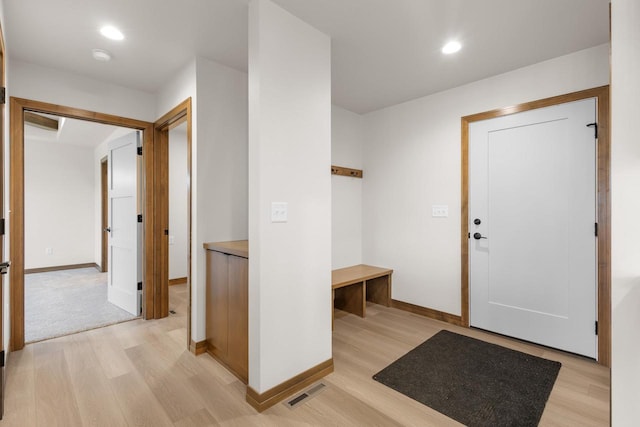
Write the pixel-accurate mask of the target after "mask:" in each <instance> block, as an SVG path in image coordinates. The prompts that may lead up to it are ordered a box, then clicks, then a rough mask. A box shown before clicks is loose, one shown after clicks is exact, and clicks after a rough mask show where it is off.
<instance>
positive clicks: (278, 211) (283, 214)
mask: <svg viewBox="0 0 640 427" xmlns="http://www.w3.org/2000/svg"><path fill="white" fill-rule="evenodd" d="M288 209H289V205H288V203H287V202H271V222H287V219H288Z"/></svg>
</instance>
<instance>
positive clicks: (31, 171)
mask: <svg viewBox="0 0 640 427" xmlns="http://www.w3.org/2000/svg"><path fill="white" fill-rule="evenodd" d="M24 156H25V160H24V200H25V201H24V203H25V216H24V221H25V253H24V256H25V269H30V268H42V267H53V266H62V265H72V264H84V263H92V262H94V256H93V255H94V254H93V248H94V236H95V233H94V229H93V227H94V166H93V149H91V148H88V147H76V146H73V145H67V144H59V143H56V142H53V141H36V140H25V144H24ZM47 248H50V249H51V254H47V253H46V249H47Z"/></svg>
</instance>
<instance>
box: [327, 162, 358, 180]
mask: <svg viewBox="0 0 640 427" xmlns="http://www.w3.org/2000/svg"><path fill="white" fill-rule="evenodd" d="M331 174H332V175H343V176H351V177H353V178H362V170H361V169H351V168H344V167H342V166H333V165H331Z"/></svg>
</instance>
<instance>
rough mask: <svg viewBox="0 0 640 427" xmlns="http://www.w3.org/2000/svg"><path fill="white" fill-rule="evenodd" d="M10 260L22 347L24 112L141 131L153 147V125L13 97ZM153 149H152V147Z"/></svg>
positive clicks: (149, 291) (15, 342) (148, 291)
mask: <svg viewBox="0 0 640 427" xmlns="http://www.w3.org/2000/svg"><path fill="white" fill-rule="evenodd" d="M9 108H10V120H11V122H10V159H9V162H10V166H11V167H10V170H11V172H10V174H11V175H10V178H11V181H10V187H9V192H10V195H9V197H10V204H11V213H10V247H11V249H10V259H11V284H10V286H11V300H10V308H11V338H10V345H9V346H10V349H11V350H12V351H15V350H21V349H22V348H23V347H24V113H25V111H33V112H37V113H45V114H53V115H56V116H61V117H69V118H73V119H79V120H86V121H90V122H96V123H103V124H108V125H113V126H119V127H125V128H131V129H136V130H141V131H142V132H143V146H144V147H147V148H148V149H152V148H153V124H152V123H149V122H144V121H140V120H135V119H129V118H125V117H120V116H115V115H111V114H104V113H98V112H94V111H88V110H83V109H79V108H73V107H67V106H62V105H57V104H50V103H45V102H40V101H34V100H29V99H23V98H16V97H11V99H10V107H9ZM149 151H152V150H149ZM150 169H151V167H150V164H149V162H147V161H146V160H145V179H148V178H149V177H150V176H151V177H152V176H153V175H152V171H150ZM152 202H153V193H152V191H151V189H149V188H148V187H147V189H146V191H145V194H144V208H145V215H146V217H147V221H145V222H144V234H145V242H144V248H145V253H153V250H154V247H153V239H151V237H152V232H153V207H154V206H153V203H152ZM153 267H154V265H153V259H152V257H151V256H145V259H144V266H143V276H144V289H143V292H144V294H145V297H146V298H147V299H146V303H145V305H144V308H143V317H144V318H145V319H152V318H153V308H154V307H153V301H151V302H150V303H149V302H148V297H149V296H151V297H153V295H154V285H155V282H154V281H153V278H154V274H153V273H154V272H153Z"/></svg>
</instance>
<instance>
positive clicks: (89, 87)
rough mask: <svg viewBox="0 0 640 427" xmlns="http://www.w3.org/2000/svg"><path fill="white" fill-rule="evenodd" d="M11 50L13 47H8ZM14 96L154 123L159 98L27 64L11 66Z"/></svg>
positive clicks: (11, 64)
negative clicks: (156, 102) (156, 100)
mask: <svg viewBox="0 0 640 427" xmlns="http://www.w3.org/2000/svg"><path fill="white" fill-rule="evenodd" d="M8 50H9V48H8ZM9 67H10V72H11V75H12V76H13V78H12V80H11V86H10V87H9V88H8V91H9V93H10V95H11V96H17V97H20V98H27V99H33V100H36V101H42V102H50V103H53V104H59V105H64V106H67V107H75V108H82V109H85V110H90V111H97V112H99V113H108V114H115V115H118V116H122V117H127V118H132V119H138V120H146V121H153V120H154V112H155V95H153V94H151V93H147V92H142V91H139V90H135V89H129V88H126V87H123V86H118V85H114V84H110V83H105V82H102V81H100V80H95V79H91V78H88V77H85V76H82V75H79V74H74V73H70V72H67V71H60V70H56V69H54V68H48V67H42V66H40V65H36V64H31V63H28V62H24V61H19V60H15V59H14V60H12V61H11V62H10V63H9Z"/></svg>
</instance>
